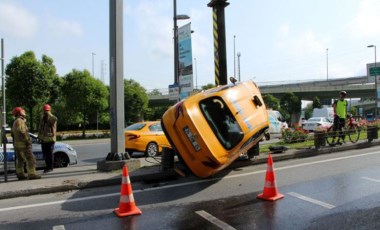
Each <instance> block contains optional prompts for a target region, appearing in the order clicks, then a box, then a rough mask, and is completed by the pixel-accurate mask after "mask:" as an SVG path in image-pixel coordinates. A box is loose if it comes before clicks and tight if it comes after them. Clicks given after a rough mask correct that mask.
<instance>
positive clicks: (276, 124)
mask: <svg viewBox="0 0 380 230" xmlns="http://www.w3.org/2000/svg"><path fill="white" fill-rule="evenodd" d="M267 112H268V116H269V122H270V125H269V134H270V135H281V133H282V131H283V130H285V129H287V128H288V123H286V121H285V118H284V117H283V116H282V115H281V113H280V112H279V111H277V110H267Z"/></svg>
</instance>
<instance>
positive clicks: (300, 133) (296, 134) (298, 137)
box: [282, 128, 308, 143]
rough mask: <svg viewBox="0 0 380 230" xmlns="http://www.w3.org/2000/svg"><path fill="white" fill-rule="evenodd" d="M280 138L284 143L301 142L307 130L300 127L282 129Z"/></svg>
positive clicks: (304, 138) (306, 136)
mask: <svg viewBox="0 0 380 230" xmlns="http://www.w3.org/2000/svg"><path fill="white" fill-rule="evenodd" d="M282 138H283V139H284V142H285V143H295V142H303V141H305V140H307V138H308V132H307V131H305V130H303V129H301V128H296V129H291V128H288V129H285V130H283V131H282Z"/></svg>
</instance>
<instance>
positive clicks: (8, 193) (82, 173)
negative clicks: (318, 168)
mask: <svg viewBox="0 0 380 230" xmlns="http://www.w3.org/2000/svg"><path fill="white" fill-rule="evenodd" d="M377 145H380V142H379V141H378V140H375V141H373V142H372V143H368V142H367V141H359V142H358V143H356V144H351V143H347V144H345V145H342V146H336V147H322V148H319V149H315V148H310V149H289V150H287V151H285V152H282V153H271V155H272V158H273V161H274V162H276V161H281V160H288V159H293V158H301V157H311V156H315V155H319V154H326V153H333V152H337V151H346V150H352V149H359V148H367V147H371V146H377ZM268 154H269V153H264V154H263V153H261V154H260V156H258V157H257V158H256V159H255V160H253V161H243V160H238V161H236V162H234V163H233V164H231V165H230V166H229V167H228V169H231V168H239V167H244V166H249V165H254V164H265V163H267V158H268ZM132 160H140V161H141V167H140V168H138V169H136V170H134V171H131V172H129V177H130V179H131V181H132V183H133V182H137V181H145V180H149V179H153V180H162V179H165V177H167V176H168V175H169V174H168V172H167V171H165V172H163V171H162V167H161V165H160V163H159V161H146V160H145V159H144V158H141V159H136V158H132V159H131V161H132ZM38 173H39V174H40V175H41V176H42V178H41V179H39V180H24V181H18V180H17V177H16V175H15V173H8V181H7V182H5V181H4V179H5V177H4V175H3V174H2V175H0V199H7V198H14V197H20V196H31V195H36V194H47V193H54V192H64V191H70V190H79V189H86V188H93V187H100V186H108V185H119V184H121V170H119V171H113V172H100V171H98V170H97V165H96V164H82V165H72V166H69V167H66V168H56V169H54V171H53V172H50V173H46V174H45V173H43V171H42V170H38ZM172 173H173V172H172ZM174 174H175V175H177V174H176V173H174ZM171 176H173V175H171ZM178 177H179V175H178Z"/></svg>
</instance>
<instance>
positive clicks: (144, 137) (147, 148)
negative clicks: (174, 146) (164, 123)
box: [124, 121, 170, 157]
mask: <svg viewBox="0 0 380 230" xmlns="http://www.w3.org/2000/svg"><path fill="white" fill-rule="evenodd" d="M124 136H125V151H126V152H128V153H129V155H132V154H133V152H144V154H145V156H151V157H154V156H157V155H158V154H159V153H161V152H162V147H165V146H169V147H170V144H169V141H168V139H167V138H166V136H165V134H164V132H163V131H162V127H161V123H160V121H146V122H138V123H135V124H132V125H130V126H128V127H127V128H126V129H125V132H124Z"/></svg>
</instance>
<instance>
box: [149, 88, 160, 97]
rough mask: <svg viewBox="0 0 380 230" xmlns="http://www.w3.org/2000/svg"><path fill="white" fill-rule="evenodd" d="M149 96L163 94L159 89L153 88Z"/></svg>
mask: <svg viewBox="0 0 380 230" xmlns="http://www.w3.org/2000/svg"><path fill="white" fill-rule="evenodd" d="M148 95H149V96H158V95H162V93H161V92H160V90H159V89H153V90H152V91H151V92H149V93H148Z"/></svg>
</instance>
